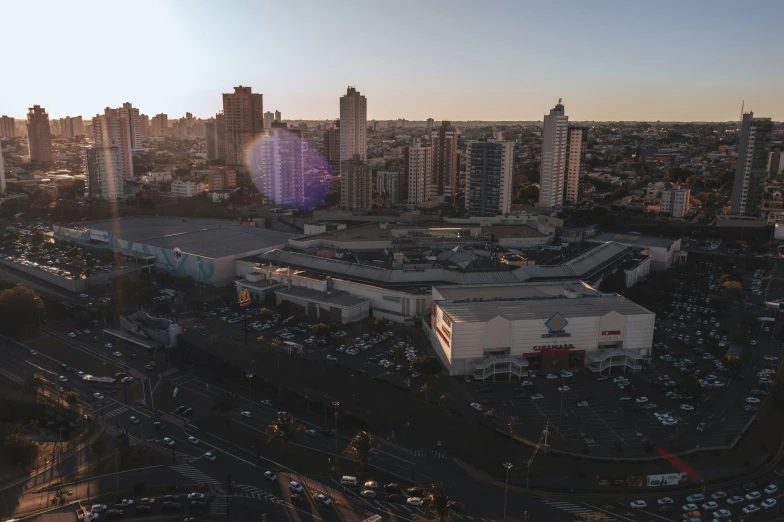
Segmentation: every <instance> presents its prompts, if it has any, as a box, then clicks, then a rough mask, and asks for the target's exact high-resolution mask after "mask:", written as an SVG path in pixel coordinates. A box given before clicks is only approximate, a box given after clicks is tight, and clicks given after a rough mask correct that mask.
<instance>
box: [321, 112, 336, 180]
mask: <svg viewBox="0 0 784 522" xmlns="http://www.w3.org/2000/svg"><path fill="white" fill-rule="evenodd" d="M323 143H324V158H326V160H327V161H328V162H329V166H330V167H331V168H332V174H338V173H339V172H340V120H335V124H334V125H332V126H330V127H328V128H327V130H325V131H324V142H323Z"/></svg>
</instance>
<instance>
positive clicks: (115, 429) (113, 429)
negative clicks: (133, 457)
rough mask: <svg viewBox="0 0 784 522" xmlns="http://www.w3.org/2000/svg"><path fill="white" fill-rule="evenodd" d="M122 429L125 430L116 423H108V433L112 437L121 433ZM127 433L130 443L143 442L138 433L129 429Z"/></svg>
mask: <svg viewBox="0 0 784 522" xmlns="http://www.w3.org/2000/svg"><path fill="white" fill-rule="evenodd" d="M121 431H123V430H121V429H119V428H118V427H117V426H115V425H114V424H107V425H106V433H108V434H109V435H110V436H112V437H116V436H117V434H118V433H120V432H121ZM125 433H126V434H127V435H128V444H139V443H141V442H142V439H140V438H139V437H137V436H136V435H133V434H131V433H128V432H127V431H126V432H125Z"/></svg>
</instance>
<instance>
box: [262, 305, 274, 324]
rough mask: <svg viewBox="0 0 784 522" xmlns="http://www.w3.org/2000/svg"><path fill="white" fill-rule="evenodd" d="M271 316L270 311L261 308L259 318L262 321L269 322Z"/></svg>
mask: <svg viewBox="0 0 784 522" xmlns="http://www.w3.org/2000/svg"><path fill="white" fill-rule="evenodd" d="M272 315H273V314H272V311H270V310H269V309H268V308H262V309H261V310H260V311H259V317H261V318H262V319H264V320H266V321H269V320H270V319H272Z"/></svg>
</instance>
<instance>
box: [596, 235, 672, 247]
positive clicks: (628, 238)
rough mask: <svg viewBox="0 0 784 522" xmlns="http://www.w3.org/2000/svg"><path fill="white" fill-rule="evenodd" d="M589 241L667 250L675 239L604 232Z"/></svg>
mask: <svg viewBox="0 0 784 522" xmlns="http://www.w3.org/2000/svg"><path fill="white" fill-rule="evenodd" d="M589 241H595V242H600V243H604V242H607V241H615V242H616V243H622V244H625V245H636V246H640V247H659V248H669V247H670V246H672V244H673V243H675V242H676V241H677V239H669V238H666V237H654V236H642V235H639V234H615V233H612V232H606V233H604V234H599V235H598V236H596V237H593V238H591V239H590V240H589Z"/></svg>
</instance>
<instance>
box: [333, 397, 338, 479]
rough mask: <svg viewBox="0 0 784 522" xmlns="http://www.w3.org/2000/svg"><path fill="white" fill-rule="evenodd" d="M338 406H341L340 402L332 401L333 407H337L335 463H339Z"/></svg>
mask: <svg viewBox="0 0 784 522" xmlns="http://www.w3.org/2000/svg"><path fill="white" fill-rule="evenodd" d="M338 406H340V402H338V401H334V402H332V407H333V408H335V413H334V417H335V465H336V466H337V464H338Z"/></svg>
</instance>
